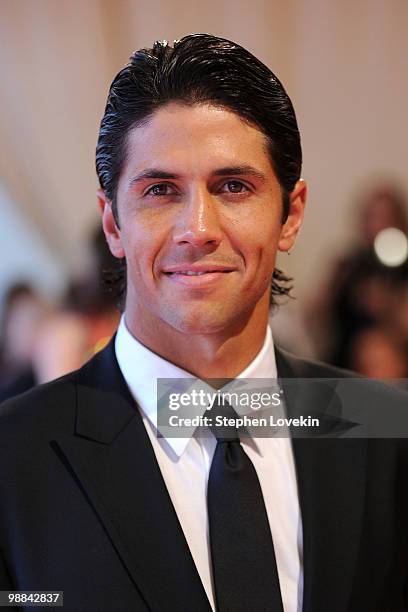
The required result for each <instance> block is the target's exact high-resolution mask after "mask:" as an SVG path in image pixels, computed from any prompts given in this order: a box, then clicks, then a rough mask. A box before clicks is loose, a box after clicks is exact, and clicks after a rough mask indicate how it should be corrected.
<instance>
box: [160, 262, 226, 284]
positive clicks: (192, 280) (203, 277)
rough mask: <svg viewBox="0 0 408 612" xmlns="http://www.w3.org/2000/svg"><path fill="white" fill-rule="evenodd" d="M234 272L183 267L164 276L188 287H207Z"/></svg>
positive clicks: (211, 268) (166, 272) (222, 269)
mask: <svg viewBox="0 0 408 612" xmlns="http://www.w3.org/2000/svg"><path fill="white" fill-rule="evenodd" d="M232 272H234V269H232V268H224V267H212V266H211V267H208V268H204V267H200V268H198V269H191V268H190V269H188V268H187V267H181V266H180V268H179V269H170V270H164V271H163V273H164V275H165V276H166V277H167V278H168V279H170V280H171V281H174V282H176V283H179V284H181V285H184V286H186V287H205V286H207V285H212V284H213V283H216V282H219V281H220V280H222V279H224V278H225V277H226V276H227V275H228V274H231V273H232Z"/></svg>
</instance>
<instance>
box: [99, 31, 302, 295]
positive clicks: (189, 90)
mask: <svg viewBox="0 0 408 612" xmlns="http://www.w3.org/2000/svg"><path fill="white" fill-rule="evenodd" d="M173 101H179V102H182V103H184V104H188V105H193V104H200V103H209V104H214V105H216V106H218V107H221V108H225V109H227V110H230V111H232V112H234V113H236V114H237V115H238V116H240V117H241V118H242V119H244V120H246V121H248V122H249V123H250V124H252V125H254V126H256V127H258V129H260V131H261V132H263V134H264V135H265V137H266V140H267V146H268V151H269V155H270V159H271V163H272V166H273V168H274V171H275V174H276V176H277V179H278V181H279V184H280V186H281V190H282V201H283V219H282V221H285V220H286V217H287V215H288V209H289V194H290V192H291V191H292V190H293V188H294V187H295V184H296V182H297V180H298V179H299V178H300V172H301V165H302V150H301V144H300V135H299V129H298V126H297V121H296V116H295V112H294V109H293V106H292V103H291V101H290V98H289V96H288V95H287V93H286V92H285V90H284V88H283V86H282V84H281V82H280V81H279V79H278V78H277V77H276V76H275V75H274V74H273V72H271V70H269V68H268V67H267V66H265V64H263V63H262V62H261V61H260V60H258V59H257V58H256V57H255V56H254V55H252V54H251V53H250V52H249V51H247V50H246V49H244V48H243V47H241V46H240V45H237V44H236V43H234V42H231V41H229V40H226V39H224V38H218V37H216V36H211V35H209V34H192V35H189V36H185V37H184V38H182V39H181V40H178V41H175V42H174V45H173V47H171V46H170V45H168V44H167V42H166V41H163V42H156V43H155V44H154V45H153V48H152V49H140V50H139V51H136V52H135V53H134V54H133V55H132V56H131V58H130V62H129V64H128V65H127V66H125V68H123V69H122V70H121V71H120V72H119V73H118V74H117V76H116V77H115V79H114V80H113V82H112V85H111V87H110V90H109V95H108V100H107V103H106V108H105V113H104V116H103V118H102V121H101V126H100V131H99V139H98V144H97V147H96V170H97V173H98V177H99V182H100V185H101V187H102V189H103V190H104V191H105V193H106V196H107V198H108V199H109V200H110V201H111V202H112V209H113V213H114V216H115V220H116V222H117V224H118V226H119V218H118V211H117V202H116V193H117V187H118V181H119V177H120V173H121V171H122V167H123V164H124V161H125V160H126V155H127V136H128V134H129V132H130V131H131V130H132V128H134V127H137V126H139V125H142V124H143V123H145V122H146V121H148V120H149V119H150V118H151V117H152V116H153V114H154V113H155V112H156V111H157V110H158V109H159V108H161V107H162V106H164V105H165V104H167V103H169V102H173ZM289 280H290V279H287V278H286V277H285V276H284V275H283V274H282V273H281V272H279V271H278V270H275V272H274V279H273V283H272V292H273V293H274V294H282V293H283V294H286V293H288V291H289V287H287V286H286V285H287V282H288V281H289Z"/></svg>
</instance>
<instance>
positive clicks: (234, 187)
mask: <svg viewBox="0 0 408 612" xmlns="http://www.w3.org/2000/svg"><path fill="white" fill-rule="evenodd" d="M221 191H222V192H224V193H225V192H226V193H244V192H246V191H249V188H248V187H247V185H245V183H242V182H241V181H227V182H226V183H224V184H223V185H222V186H221Z"/></svg>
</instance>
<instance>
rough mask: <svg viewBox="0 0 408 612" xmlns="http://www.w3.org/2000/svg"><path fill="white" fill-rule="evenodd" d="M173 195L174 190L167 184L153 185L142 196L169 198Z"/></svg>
mask: <svg viewBox="0 0 408 612" xmlns="http://www.w3.org/2000/svg"><path fill="white" fill-rule="evenodd" d="M174 193H176V190H175V188H174V187H173V185H170V184H169V183H156V184H155V185H152V186H151V187H149V189H147V190H146V192H145V194H144V195H152V196H169V195H172V194H174Z"/></svg>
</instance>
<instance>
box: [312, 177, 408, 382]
mask: <svg viewBox="0 0 408 612" xmlns="http://www.w3.org/2000/svg"><path fill="white" fill-rule="evenodd" d="M358 206H359V217H358V236H357V243H356V245H355V246H354V248H352V249H351V251H350V252H349V253H348V254H346V255H345V256H344V257H342V258H341V259H340V260H339V261H338V262H337V264H336V265H335V266H334V268H333V270H332V271H331V273H329V278H328V280H327V281H326V284H325V285H324V289H323V290H321V293H320V295H319V297H318V299H317V301H316V302H315V303H314V304H312V305H311V306H310V307H309V308H308V318H309V320H310V326H311V328H312V329H313V330H314V334H315V337H316V338H317V345H318V346H320V357H321V358H322V359H324V360H326V361H328V362H330V363H332V364H334V365H337V366H339V367H345V368H348V369H353V368H355V369H356V370H357V371H359V372H361V373H362V374H366V375H368V374H367V372H368V371H372V372H374V369H373V370H371V369H370V368H369V370H367V368H366V367H363V366H362V364H363V362H364V363H365V358H364V356H363V352H364V351H365V350H368V347H370V348H372V346H373V343H375V342H376V341H378V343H379V346H378V350H379V352H380V351H381V350H382V348H384V346H385V345H384V344H383V342H382V340H380V339H383V340H386V342H385V344H386V345H387V346H389V347H390V346H391V345H394V341H393V339H392V338H391V337H390V338H389V339H386V338H384V333H386V334H388V331H386V332H385V331H384V330H388V329H389V328H390V327H392V328H393V332H392V335H394V334H395V333H397V335H398V333H399V332H398V330H395V329H394V328H395V325H396V319H397V312H398V308H399V306H398V301H399V300H398V296H399V294H400V287H401V285H404V284H405V283H407V282H408V262H407V260H405V261H402V262H401V264H400V265H397V266H388V265H386V264H385V263H383V262H382V261H381V260H380V258H379V257H378V254H377V253H376V250H375V241H376V238H377V237H378V236H379V235H380V233H381V232H383V230H386V229H388V228H395V229H397V230H400V231H401V232H402V233H403V234H404V235H405V236H406V235H407V228H408V202H407V198H406V196H405V194H403V193H402V191H400V190H399V189H398V188H397V187H396V186H394V185H391V184H379V185H376V186H374V187H372V188H370V189H369V190H368V191H367V192H366V193H364V194H363V196H362V197H361V199H360V201H359V203H358ZM377 326H378V327H380V328H381V332H379V333H375V334H373V333H371V332H372V331H373V330H374V329H375V328H376V327H377ZM365 330H370V333H368V334H367V336H366V338H370V342H369V343H368V342H366V341H364V342H363V341H362V339H363V337H361V339H360V340H361V342H357V341H356V338H357V337H359V335H360V333H361V332H363V331H365ZM401 331H402V330H401ZM402 333H404V332H402ZM357 349H358V356H354V355H353V351H354V350H357ZM367 359H369V357H367ZM384 367H386V366H385V364H384ZM397 370H398V372H400V371H401V370H400V369H397ZM397 370H396V372H397ZM402 370H404V368H402ZM375 371H376V372H377V371H378V369H377V368H375Z"/></svg>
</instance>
